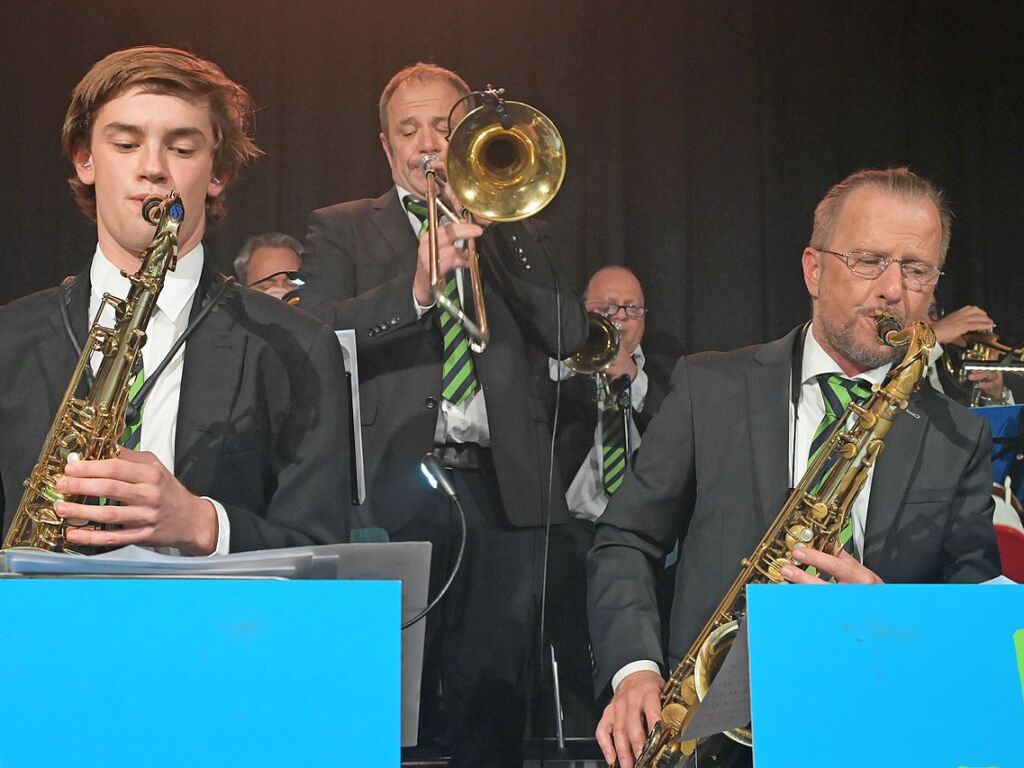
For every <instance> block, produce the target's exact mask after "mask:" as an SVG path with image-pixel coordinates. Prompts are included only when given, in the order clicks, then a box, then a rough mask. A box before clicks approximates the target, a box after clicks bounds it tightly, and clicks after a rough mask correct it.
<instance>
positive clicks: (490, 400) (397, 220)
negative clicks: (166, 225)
mask: <svg viewBox="0 0 1024 768" xmlns="http://www.w3.org/2000/svg"><path fill="white" fill-rule="evenodd" d="M545 243H546V238H545V237H544V236H543V235H542V234H539V233H538V230H537V228H536V227H535V226H534V225H533V223H531V222H519V223H513V224H502V225H492V226H491V227H489V228H488V229H487V230H486V232H485V233H484V235H483V237H482V238H480V240H479V241H478V243H477V246H478V250H479V252H480V255H481V270H482V273H483V290H484V299H485V303H486V307H487V315H488V319H489V321H490V326H491V341H490V344H489V345H488V347H487V349H486V351H484V352H483V353H482V354H476V355H474V367H475V371H476V376H477V379H478V381H479V383H480V385H481V386H482V390H483V394H484V397H485V402H486V406H487V422H488V428H489V433H490V443H491V445H490V449H489V451H486V452H485V454H486V460H485V462H484V465H485V466H484V467H483V468H482V469H481V470H480V471H478V472H472V471H458V472H455V473H454V481H455V483H456V488H457V490H458V492H459V495H460V497H462V498H463V501H464V504H465V506H466V508H467V516H468V517H469V527H470V533H469V541H468V543H467V547H466V557H465V560H464V561H463V565H462V571H461V572H460V576H459V578H458V579H457V580H456V582H455V584H453V588H452V589H453V592H449V593H448V595H447V596H446V598H445V601H444V602H443V603H442V608H441V610H442V611H443V612H444V617H443V622H444V629H443V637H440V638H438V637H436V636H435V634H434V633H435V631H436V628H437V626H438V623H437V622H438V619H437V617H433V618H432V621H431V624H430V631H429V632H428V645H429V646H431V650H436V649H437V648H438V644H439V643H443V645H444V652H443V655H444V662H443V664H444V675H443V677H444V689H445V707H446V709H447V714H448V719H449V730H450V732H451V737H452V748H453V756H454V758H455V762H456V764H459V765H462V764H466V765H473V764H484V765H489V764H496V763H497V762H498V761H501V762H503V763H508V764H512V763H514V762H516V760H517V759H518V760H519V763H520V764H521V763H522V761H521V758H519V754H520V750H521V738H522V718H523V716H524V714H523V711H522V709H523V703H522V702H523V694H524V690H525V683H526V674H525V671H524V666H525V663H526V657H527V653H528V649H529V648H530V646H531V645H532V644H534V643H535V638H534V631H533V628H534V626H535V614H536V608H537V600H538V587H539V580H540V574H541V560H540V558H541V557H542V552H543V545H542V541H541V540H540V539H538V536H539V535H541V534H542V528H540V526H542V525H543V524H544V522H545V513H549V514H550V519H551V521H552V522H554V523H561V522H564V521H565V520H566V519H567V518H568V515H567V512H566V508H565V499H564V497H563V495H562V489H561V488H560V487H559V486H558V485H557V479H556V484H555V488H554V493H553V494H552V498H551V499H550V504H548V503H547V501H546V500H547V488H548V477H549V460H548V457H549V454H550V443H551V432H550V427H549V425H548V420H547V414H546V412H545V407H544V406H545V400H544V398H545V393H546V390H547V387H548V386H549V382H548V379H547V358H548V356H556V355H558V354H559V347H561V355H562V356H563V357H564V356H566V355H568V354H570V353H572V352H574V351H575V350H576V349H578V348H579V347H580V346H581V345H582V343H583V341H584V338H585V336H586V318H585V314H584V311H583V307H582V304H581V302H580V301H579V300H578V298H577V297H576V296H575V295H574V294H573V293H572V292H571V291H569V290H568V289H567V288H566V286H565V285H564V283H563V284H562V285H561V291H562V301H561V323H559V317H558V313H557V302H556V297H555V285H556V274H555V267H554V264H553V263H552V261H551V259H550V257H549V255H548V253H547V250H546V247H545ZM308 245H309V250H310V252H311V253H310V254H309V255H308V256H307V257H306V259H305V271H306V272H307V276H308V282H307V288H306V290H305V292H304V295H303V299H302V301H303V307H304V308H306V309H308V311H311V312H313V313H315V314H316V315H317V316H319V317H321V318H322V319H324V320H325V321H326V322H327V323H328V324H330V325H331V326H332V327H334V328H339V329H340V328H354V329H355V331H356V339H357V345H358V351H359V372H360V395H361V399H362V403H361V404H362V410H363V424H362V429H363V440H364V456H365V460H366V476H367V494H366V504H365V505H364V506H365V509H364V510H361V511H360V514H362V515H363V523H364V524H370V525H379V526H382V527H384V528H386V529H387V530H388V531H389V533H390V535H391V538H392V539H399V540H410V539H429V540H431V541H432V542H433V543H434V555H433V566H432V586H433V588H434V590H436V589H437V588H438V587H439V586H440V583H441V581H442V577H443V576H444V574H445V573H446V572H447V570H448V567H449V562H450V557H451V552H450V550H449V547H450V546H453V538H452V532H453V528H454V526H453V525H452V520H451V518H450V516H449V512H448V505H447V503H446V502H445V501H443V500H440V499H439V498H438V497H437V496H436V495H435V494H434V493H433V492H432V491H431V490H430V489H429V488H428V487H427V486H426V484H425V483H424V481H423V478H422V476H421V474H420V472H419V469H418V465H419V462H420V460H421V459H422V458H423V455H424V453H426V452H427V451H429V450H431V449H432V447H433V446H434V438H435V428H436V426H437V420H438V410H439V409H440V408H441V407H442V403H441V366H442V343H441V335H440V331H439V328H438V318H437V312H436V311H435V310H430V311H428V312H426V313H425V314H424V315H423V317H422V318H417V314H416V309H415V304H414V301H413V292H412V283H413V275H414V273H415V270H416V264H417V245H418V241H417V238H416V235H415V232H414V231H413V227H412V225H411V224H410V221H409V218H408V216H407V214H406V211H405V209H404V208H403V206H402V204H401V202H400V201H399V199H398V195H397V193H396V191H395V190H394V189H391V190H389V191H388V192H387V193H385V194H384V195H382V196H381V197H379V198H377V199H372V200H371V199H367V200H357V201H354V202H348V203H341V204H338V205H334V206H331V207H328V208H324V209H321V210H318V211H314V212H313V214H312V215H311V216H310V220H309V234H308ZM467 286H468V283H467ZM466 293H467V294H468V293H469V291H468V288H467V291H466ZM559 335H561V343H559ZM428 666H429V667H431V668H432V667H433V666H434V664H429V665H428ZM431 668H428V669H427V670H426V671H425V676H426V677H427V678H428V683H425V688H427V687H429V677H430V673H431V671H432V669H431ZM470 742H473V744H470Z"/></svg>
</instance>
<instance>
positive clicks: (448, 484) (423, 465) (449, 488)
mask: <svg viewBox="0 0 1024 768" xmlns="http://www.w3.org/2000/svg"><path fill="white" fill-rule="evenodd" d="M420 472H422V473H423V476H424V477H425V478H427V482H428V483H430V487H431V488H433V489H434V490H437V489H439V488H440V490H441V492H442V493H444V495H445V496H447V497H448V498H449V499H451V500H452V501H458V499H459V497H458V496H457V495H456V493H455V487H454V486H453V485H452V481H451V480H449V479H448V476H447V475H446V474H445V473H444V467H442V466H441V462H440V461H438V460H437V456H435V455H434V454H433V453H428V454H427V455H426V456H424V457H423V461H421V462H420Z"/></svg>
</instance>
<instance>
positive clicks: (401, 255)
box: [373, 187, 416, 269]
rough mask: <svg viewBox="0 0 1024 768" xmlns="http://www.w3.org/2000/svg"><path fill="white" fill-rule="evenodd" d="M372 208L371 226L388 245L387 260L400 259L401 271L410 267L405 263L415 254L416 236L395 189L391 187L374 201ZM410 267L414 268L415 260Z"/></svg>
mask: <svg viewBox="0 0 1024 768" xmlns="http://www.w3.org/2000/svg"><path fill="white" fill-rule="evenodd" d="M373 208H374V210H373V224H374V226H375V227H377V229H378V231H379V232H380V234H381V236H382V237H383V239H384V241H385V242H386V243H387V244H388V250H389V256H390V258H389V259H388V260H389V261H395V260H396V259H401V261H400V262H399V264H400V266H401V267H402V269H407V268H409V266H410V265H409V264H407V263H405V262H407V261H408V260H409V257H410V254H413V255H415V253H416V235H415V234H414V233H413V231H412V225H410V224H409V217H408V216H407V215H406V212H405V208H403V207H402V203H401V201H400V200H399V199H398V193H397V192H396V191H395V188H394V187H392V188H391V189H389V190H388V191H387V192H385V193H384V194H383V195H381V196H380V197H378V198H377V199H376V200H374V201H373ZM411 266H413V267H415V260H414V261H413V264H412V265H411Z"/></svg>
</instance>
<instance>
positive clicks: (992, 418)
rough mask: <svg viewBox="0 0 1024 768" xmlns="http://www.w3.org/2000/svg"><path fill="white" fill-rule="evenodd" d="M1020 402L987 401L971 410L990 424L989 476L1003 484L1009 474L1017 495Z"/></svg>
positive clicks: (1022, 468) (1022, 470)
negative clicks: (990, 473)
mask: <svg viewBox="0 0 1024 768" xmlns="http://www.w3.org/2000/svg"><path fill="white" fill-rule="evenodd" d="M1022 409H1024V406H1022V405H990V406H986V407H984V408H972V409H971V410H972V411H973V412H974V413H976V414H978V415H979V416H983V417H984V418H986V419H988V423H989V426H991V427H992V480H993V482H996V483H999V484H1000V485H1003V484H1005V482H1006V476H1007V475H1010V476H1011V477H1012V478H1013V492H1014V493H1015V494H1017V496H1018V497H1020V495H1021V485H1022V484H1024V463H1021V462H1019V461H1017V460H1016V458H1017V454H1018V453H1020V446H1021V444H1022V437H1021V422H1022V421H1024V416H1022Z"/></svg>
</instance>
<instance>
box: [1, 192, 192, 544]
mask: <svg viewBox="0 0 1024 768" xmlns="http://www.w3.org/2000/svg"><path fill="white" fill-rule="evenodd" d="M142 216H143V218H144V219H145V220H146V221H147V222H149V223H150V224H155V225H156V235H154V237H153V240H152V241H151V242H150V244H149V245H148V246H147V247H146V249H145V250H144V251H142V253H140V254H139V259H140V260H141V261H142V266H141V267H140V268H139V271H138V273H137V274H134V275H129V274H127V273H126V272H122V273H121V274H122V275H124V276H125V277H127V278H128V279H129V280H130V281H131V288H130V289H129V291H128V297H127V298H125V299H120V298H117V297H116V296H111V295H110V294H109V293H108V294H104V296H103V301H102V303H101V305H100V309H99V312H97V313H96V319H95V321H94V322H93V324H92V328H90V329H89V336H88V338H87V339H86V343H85V346H84V348H83V350H82V354H81V355H80V357H79V359H78V365H77V366H76V367H75V372H74V374H73V375H72V377H71V383H70V384H68V388H67V390H66V391H65V392H64V399H63V400H62V401H61V404H60V407H59V408H58V409H57V415H56V417H55V418H54V420H53V425H52V426H51V427H50V432H49V434H47V436H46V441H45V442H44V443H43V449H42V451H41V452H40V454H39V460H38V461H37V462H36V465H35V467H34V468H33V470H32V474H30V475H29V476H28V478H27V479H26V480H25V493H24V494H23V495H22V497H21V503H20V504H19V505H18V510H17V512H16V513H15V515H14V519H13V520H12V521H11V527H10V528H9V529H8V531H7V535H6V536H5V537H4V549H7V548H9V547H30V548H32V549H43V550H49V551H53V552H72V551H73V550H71V549H70V548H69V545H68V543H67V540H66V538H65V533H66V530H67V526H69V525H72V523H71V522H69V521H67V520H65V519H64V518H62V517H61V516H60V515H58V514H57V512H56V511H55V510H54V505H55V504H56V503H57V502H58V501H64V500H67V501H76V502H77V501H81V500H82V499H83V498H84V497H81V496H65V495H64V494H62V493H60V492H59V491H58V490H57V489H56V484H57V481H58V480H59V479H60V478H61V477H62V475H63V472H64V467H65V465H66V464H67V463H68V462H69V461H78V460H79V459H107V458H112V457H114V456H116V455H117V453H118V450H119V446H118V439H119V438H120V437H121V433H122V432H124V428H125V409H126V406H127V405H128V390H129V387H130V385H131V380H132V377H133V376H134V373H135V370H136V364H137V361H138V359H139V355H140V354H141V353H142V347H143V345H144V344H145V343H146V332H145V328H146V325H147V324H148V323H149V318H150V316H151V315H152V314H153V310H154V308H155V307H156V299H157V296H159V295H160V291H161V289H163V286H164V277H165V275H166V274H167V272H168V270H171V271H173V270H174V267H175V264H176V262H177V258H178V227H179V226H180V225H181V221H182V219H183V218H184V216H185V209H184V207H183V206H182V204H181V198H180V197H179V196H178V195H177V194H176V193H174V192H171V193H170V194H169V195H167V197H166V198H163V199H161V198H159V197H150V198H148V199H147V200H146V201H145V202H144V203H143V205H142ZM107 306H110V307H112V308H113V310H114V323H113V327H112V328H107V327H104V326H103V325H102V324H101V323H100V317H102V315H103V310H104V309H105V308H106V307H107ZM94 354H100V355H101V356H102V357H101V360H100V363H99V366H98V367H97V369H96V375H95V377H93V380H92V383H91V385H90V387H89V391H88V394H87V395H86V396H85V397H77V396H76V394H75V393H76V392H78V390H79V385H80V384H81V382H82V379H83V378H85V376H86V372H87V371H88V370H89V365H90V361H91V359H92V357H93V355H94Z"/></svg>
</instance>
